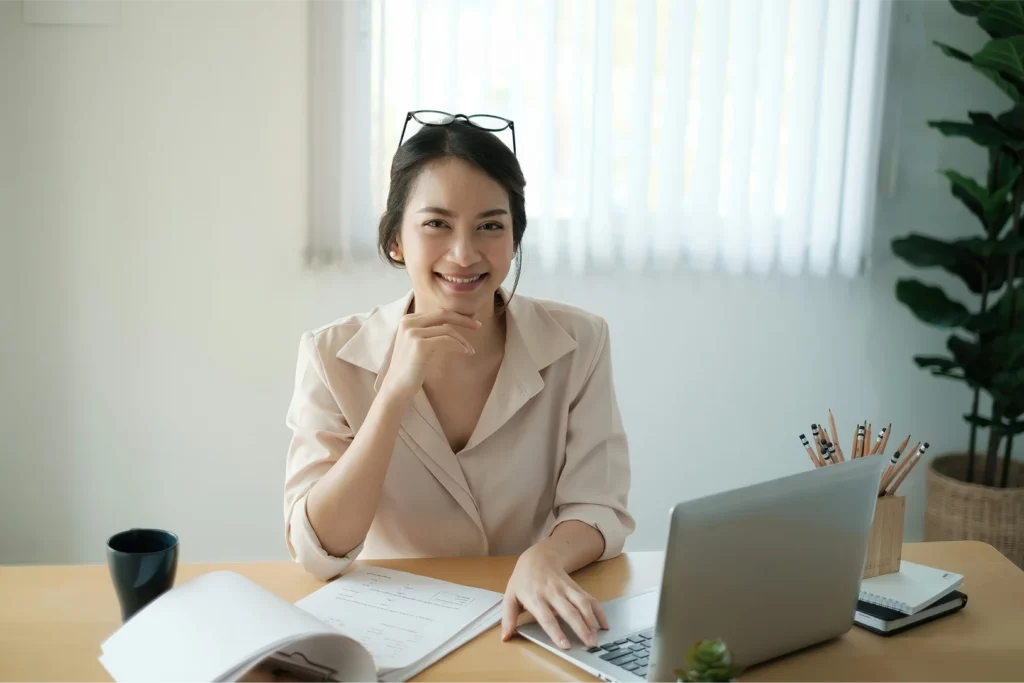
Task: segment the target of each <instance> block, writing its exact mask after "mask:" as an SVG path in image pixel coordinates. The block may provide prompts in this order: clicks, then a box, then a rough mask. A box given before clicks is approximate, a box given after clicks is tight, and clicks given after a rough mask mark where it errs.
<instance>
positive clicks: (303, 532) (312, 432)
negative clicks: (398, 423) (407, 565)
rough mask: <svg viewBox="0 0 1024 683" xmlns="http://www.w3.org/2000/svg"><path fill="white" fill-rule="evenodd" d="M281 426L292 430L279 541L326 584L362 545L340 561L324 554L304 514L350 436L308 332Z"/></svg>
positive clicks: (348, 442) (349, 428) (302, 345)
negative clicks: (282, 532)
mask: <svg viewBox="0 0 1024 683" xmlns="http://www.w3.org/2000/svg"><path fill="white" fill-rule="evenodd" d="M285 421H286V423H287V425H288V427H289V428H290V429H291V430H292V439H291V443H290V445H289V447H288V457H287V462H286V465H285V481H284V524H285V542H286V544H287V546H288V553H289V554H290V555H291V557H292V559H293V560H295V561H297V562H299V563H301V564H302V566H303V567H304V568H305V569H306V571H308V572H309V573H310V574H312V575H314V576H316V577H317V578H319V579H322V580H327V579H330V578H333V577H335V576H337V575H338V574H340V573H341V572H343V571H344V570H345V568H346V567H348V566H349V565H350V564H351V563H352V560H354V559H355V558H356V556H357V555H358V554H359V552H360V551H361V550H362V548H363V546H362V544H360V545H358V546H357V547H356V548H354V549H353V550H352V551H351V552H349V553H348V554H347V555H345V556H343V557H334V556H332V555H329V554H328V553H327V552H326V551H325V550H324V549H323V546H322V545H321V544H320V539H319V538H318V537H317V535H316V532H315V531H314V530H313V525H312V524H310V522H309V516H308V515H307V514H306V499H307V497H308V495H309V491H310V489H311V488H313V485H314V484H316V482H317V481H319V479H320V477H322V476H324V474H326V473H327V471H328V470H329V469H330V468H331V466H332V465H333V464H334V463H335V462H337V461H338V458H340V457H341V455H342V454H343V453H344V452H345V450H346V449H347V448H348V446H349V444H350V443H352V438H353V436H354V434H353V432H352V429H351V427H349V424H348V422H347V421H346V420H345V416H344V415H342V413H341V409H340V408H339V407H338V403H337V401H336V400H335V399H334V396H333V395H332V394H331V391H330V389H329V388H328V387H327V384H326V381H325V379H324V370H323V364H322V363H321V361H320V354H319V352H318V351H317V348H316V344H315V340H314V338H313V335H312V334H311V333H308V332H307V333H305V334H303V335H302V340H301V342H300V343H299V359H298V365H297V367H296V370H295V390H294V393H293V394H292V400H291V404H290V405H289V407H288V414H287V417H286V420H285Z"/></svg>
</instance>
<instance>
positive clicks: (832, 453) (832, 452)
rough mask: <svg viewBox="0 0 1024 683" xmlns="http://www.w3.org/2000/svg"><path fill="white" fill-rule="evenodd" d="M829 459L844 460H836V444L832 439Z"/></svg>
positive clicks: (829, 446)
mask: <svg viewBox="0 0 1024 683" xmlns="http://www.w3.org/2000/svg"><path fill="white" fill-rule="evenodd" d="M828 459H829V460H831V461H832V462H843V461H842V460H836V445H835V444H834V443H832V442H831V441H829V442H828Z"/></svg>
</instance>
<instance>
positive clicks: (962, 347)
mask: <svg viewBox="0 0 1024 683" xmlns="http://www.w3.org/2000/svg"><path fill="white" fill-rule="evenodd" d="M946 348H948V349H949V352H950V353H952V354H953V358H955V359H956V362H957V365H959V366H960V367H962V368H963V369H964V371H965V372H966V373H967V374H968V375H971V374H972V371H975V372H977V371H978V370H979V369H980V363H979V359H980V356H981V346H980V344H975V343H974V342H972V341H970V340H968V339H964V338H963V337H959V336H957V335H955V334H954V335H950V337H949V339H947V340H946Z"/></svg>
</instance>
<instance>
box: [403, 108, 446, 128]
mask: <svg viewBox="0 0 1024 683" xmlns="http://www.w3.org/2000/svg"><path fill="white" fill-rule="evenodd" d="M412 117H413V118H414V119H416V120H417V121H419V122H420V123H422V124H423V125H424V126H446V125H448V124H449V123H451V122H452V120H454V118H455V117H454V116H452V115H451V114H447V113H445V112H443V111H418V112H416V113H415V114H413V115H412Z"/></svg>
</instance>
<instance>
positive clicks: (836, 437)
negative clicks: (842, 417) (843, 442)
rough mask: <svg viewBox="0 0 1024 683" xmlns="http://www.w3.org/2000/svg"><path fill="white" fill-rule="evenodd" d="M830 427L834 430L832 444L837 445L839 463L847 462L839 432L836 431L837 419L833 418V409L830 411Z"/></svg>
mask: <svg viewBox="0 0 1024 683" xmlns="http://www.w3.org/2000/svg"><path fill="white" fill-rule="evenodd" d="M828 425H829V427H831V428H832V442H833V443H834V444H835V445H836V455H837V456H838V457H839V462H845V461H846V456H844V455H843V448H842V446H840V445H839V430H838V429H836V419H835V418H834V417H832V409H831V408H829V409H828Z"/></svg>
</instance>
